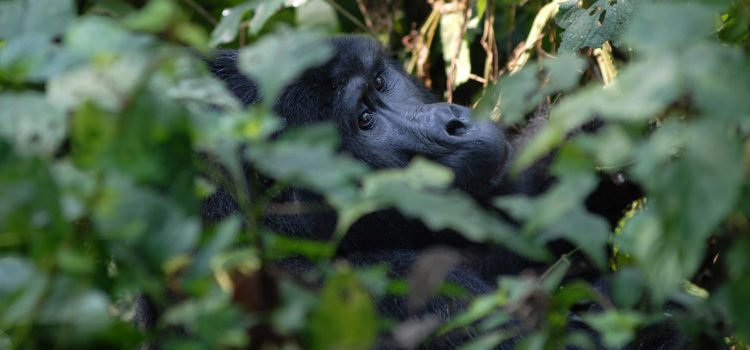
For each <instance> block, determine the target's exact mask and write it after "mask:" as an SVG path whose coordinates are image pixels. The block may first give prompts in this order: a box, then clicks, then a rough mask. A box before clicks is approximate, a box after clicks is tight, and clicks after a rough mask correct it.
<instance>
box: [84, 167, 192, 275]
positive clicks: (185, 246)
mask: <svg viewBox="0 0 750 350" xmlns="http://www.w3.org/2000/svg"><path fill="white" fill-rule="evenodd" d="M93 219H94V225H95V227H96V228H97V231H98V234H99V235H100V236H101V237H102V238H104V239H106V240H109V241H111V243H112V245H113V248H114V249H115V256H116V257H117V258H119V259H124V261H123V262H124V263H133V264H136V265H141V264H144V263H145V264H150V266H152V267H156V266H158V267H161V264H164V263H165V262H166V261H167V260H168V259H170V258H171V257H173V256H175V255H178V254H184V253H187V252H188V251H190V250H192V249H193V247H194V246H195V244H196V243H197V241H198V237H199V236H198V235H199V233H200V222H199V220H198V218H196V217H190V216H187V215H186V214H185V213H184V212H183V211H182V210H181V208H180V207H178V206H177V205H176V204H175V203H173V202H172V201H170V200H169V199H166V198H164V197H163V196H161V195H158V194H155V193H153V192H151V191H148V190H145V189H143V188H138V187H136V186H134V185H133V184H132V183H130V181H128V180H126V179H123V178H119V177H118V176H111V177H110V178H108V183H107V184H106V187H105V192H104V193H103V197H102V199H101V202H100V203H98V205H97V207H96V211H95V212H94V217H93ZM134 251H137V252H138V257H136V256H133V255H132V254H133V252H134Z"/></svg>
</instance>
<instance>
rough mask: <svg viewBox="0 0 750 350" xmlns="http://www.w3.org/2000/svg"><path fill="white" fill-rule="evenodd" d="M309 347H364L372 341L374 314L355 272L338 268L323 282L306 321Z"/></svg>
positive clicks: (370, 299)
mask: <svg viewBox="0 0 750 350" xmlns="http://www.w3.org/2000/svg"><path fill="white" fill-rule="evenodd" d="M306 328H307V329H306V331H305V332H304V334H305V337H306V338H307V340H308V341H309V343H308V344H309V346H310V349H313V350H316V349H355V348H358V349H365V348H369V347H370V346H371V345H372V344H373V342H374V341H375V337H376V336H377V333H378V316H377V312H376V310H375V305H374V303H373V300H372V297H371V296H370V295H369V294H368V293H367V291H365V289H364V288H362V286H361V285H360V284H359V282H358V279H357V275H356V274H355V273H353V272H346V271H342V272H339V273H337V274H336V275H334V276H332V277H331V278H329V279H328V280H327V281H326V284H325V286H324V287H323V290H322V291H321V293H320V303H319V304H318V306H317V307H316V308H315V309H314V310H313V311H312V314H311V315H310V318H309V319H308V321H307V327H306Z"/></svg>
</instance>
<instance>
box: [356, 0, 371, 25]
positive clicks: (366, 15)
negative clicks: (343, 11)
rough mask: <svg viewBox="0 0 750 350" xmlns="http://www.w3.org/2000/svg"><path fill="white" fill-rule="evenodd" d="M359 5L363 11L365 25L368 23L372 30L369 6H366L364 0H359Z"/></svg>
mask: <svg viewBox="0 0 750 350" xmlns="http://www.w3.org/2000/svg"><path fill="white" fill-rule="evenodd" d="M357 6H359V12H361V13H362V18H364V19H365V25H367V28H370V30H372V29H373V25H372V19H371V18H370V14H369V13H368V12H367V6H365V2H364V0H357Z"/></svg>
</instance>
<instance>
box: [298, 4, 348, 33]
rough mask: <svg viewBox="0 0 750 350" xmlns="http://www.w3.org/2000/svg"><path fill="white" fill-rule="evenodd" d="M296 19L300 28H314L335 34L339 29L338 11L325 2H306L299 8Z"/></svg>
mask: <svg viewBox="0 0 750 350" xmlns="http://www.w3.org/2000/svg"><path fill="white" fill-rule="evenodd" d="M295 18H296V22H297V26H298V27H299V28H311V29H313V28H314V29H320V30H323V31H325V32H329V33H335V32H337V31H338V29H339V19H338V16H337V15H336V9H334V8H333V7H332V6H331V5H330V4H329V3H328V2H326V1H325V0H310V1H307V2H305V3H304V4H303V5H302V6H300V7H298V8H297V11H296V13H295Z"/></svg>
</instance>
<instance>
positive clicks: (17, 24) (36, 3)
mask: <svg viewBox="0 0 750 350" xmlns="http://www.w3.org/2000/svg"><path fill="white" fill-rule="evenodd" d="M75 15H76V7H75V2H74V1H73V0H11V1H7V0H6V1H3V2H2V3H0V38H3V39H6V40H7V39H10V38H13V37H17V36H21V35H24V34H31V33H36V34H43V35H45V36H47V37H51V36H53V35H57V34H60V33H62V32H63V31H64V30H65V28H66V27H67V26H68V25H69V24H70V23H71V22H72V21H73V19H74V17H75Z"/></svg>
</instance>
